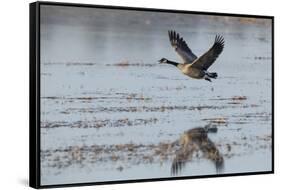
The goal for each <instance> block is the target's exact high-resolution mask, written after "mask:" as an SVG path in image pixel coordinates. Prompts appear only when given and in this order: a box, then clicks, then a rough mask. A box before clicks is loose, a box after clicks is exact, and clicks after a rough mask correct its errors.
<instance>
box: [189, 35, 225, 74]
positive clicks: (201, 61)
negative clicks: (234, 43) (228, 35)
mask: <svg viewBox="0 0 281 190" xmlns="http://www.w3.org/2000/svg"><path fill="white" fill-rule="evenodd" d="M223 48H224V38H223V37H222V36H220V35H216V38H215V42H214V45H213V46H212V47H211V48H210V49H209V50H208V51H207V52H206V53H204V54H203V55H202V56H201V57H199V58H198V59H197V60H196V61H195V62H194V63H193V64H192V67H196V68H198V69H203V70H207V69H208V68H209V67H210V66H211V65H212V64H213V63H214V62H215V60H216V59H217V58H218V56H219V55H220V53H221V52H222V50H223Z"/></svg>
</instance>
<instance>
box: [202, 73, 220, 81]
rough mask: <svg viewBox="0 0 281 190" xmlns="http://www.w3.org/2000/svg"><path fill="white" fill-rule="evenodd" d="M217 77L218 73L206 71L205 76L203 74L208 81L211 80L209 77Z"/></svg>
mask: <svg viewBox="0 0 281 190" xmlns="http://www.w3.org/2000/svg"><path fill="white" fill-rule="evenodd" d="M217 77H218V74H217V73H209V72H206V74H205V76H204V79H205V80H207V81H209V82H212V80H211V78H213V79H216V78H217Z"/></svg>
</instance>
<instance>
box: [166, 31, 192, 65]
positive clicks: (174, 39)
mask: <svg viewBox="0 0 281 190" xmlns="http://www.w3.org/2000/svg"><path fill="white" fill-rule="evenodd" d="M168 34H169V39H170V42H171V45H172V46H173V47H174V49H175V51H176V52H177V53H178V54H179V56H180V57H181V58H182V59H183V61H184V63H192V62H193V61H194V60H195V59H197V56H196V55H194V53H193V52H192V51H191V49H190V48H189V47H188V46H187V44H186V42H185V41H184V40H183V38H181V37H180V35H179V34H178V33H176V31H172V30H169V31H168Z"/></svg>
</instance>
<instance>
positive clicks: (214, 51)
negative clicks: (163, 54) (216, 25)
mask: <svg viewBox="0 0 281 190" xmlns="http://www.w3.org/2000/svg"><path fill="white" fill-rule="evenodd" d="M168 34H169V39H170V43H171V45H172V47H173V48H174V49H175V51H176V52H177V53H178V55H179V56H180V57H181V58H182V60H183V62H182V63H177V62H174V61H170V60H168V59H166V58H162V59H161V60H159V62H160V63H167V64H171V65H174V66H176V67H177V68H178V69H180V71H181V72H182V73H183V74H184V75H187V76H189V77H191V78H194V79H205V80H208V81H210V82H211V78H217V76H218V75H217V73H210V72H208V71H207V70H208V68H209V67H210V66H211V65H212V64H213V63H214V62H215V60H216V59H217V57H218V56H219V55H220V53H221V52H222V51H223V48H224V38H223V37H222V36H220V35H217V36H216V37H215V42H214V44H213V46H212V47H211V48H210V49H209V50H208V51H207V52H206V53H204V54H203V55H202V56H200V57H197V56H196V55H195V54H194V53H193V52H192V51H191V49H190V48H189V47H188V45H187V43H186V42H185V41H184V40H183V38H182V37H180V35H179V34H178V33H176V31H168Z"/></svg>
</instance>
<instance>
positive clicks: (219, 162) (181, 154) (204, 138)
mask: <svg viewBox="0 0 281 190" xmlns="http://www.w3.org/2000/svg"><path fill="white" fill-rule="evenodd" d="M209 132H214V131H212V129H211V130H208V128H207V127H205V128H202V127H199V128H193V129H190V130H188V131H186V132H184V133H183V134H182V135H181V137H180V139H179V142H178V143H179V145H180V148H179V150H178V151H177V152H176V156H175V158H174V160H173V163H172V167H171V174H172V175H178V174H179V173H180V172H181V171H182V169H183V168H184V166H185V164H186V163H187V162H189V161H191V160H192V157H193V156H194V155H196V154H195V153H198V152H199V151H201V152H202V153H203V157H204V158H206V159H208V160H211V161H212V162H213V163H214V164H215V166H216V172H217V173H219V172H221V170H223V166H224V160H223V157H222V155H221V154H220V152H219V150H218V149H217V147H216V145H215V144H214V143H213V142H212V141H211V140H210V139H209V138H208V134H207V133H209ZM215 132H216V131H215Z"/></svg>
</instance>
